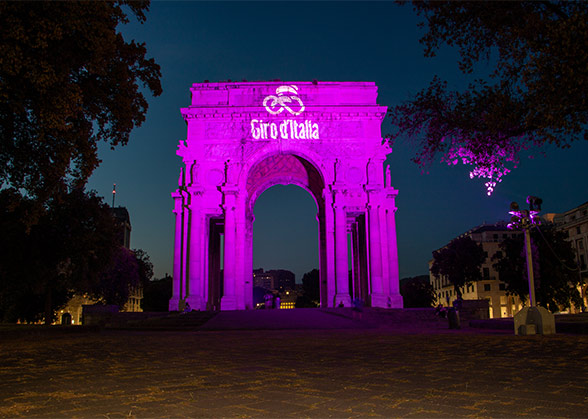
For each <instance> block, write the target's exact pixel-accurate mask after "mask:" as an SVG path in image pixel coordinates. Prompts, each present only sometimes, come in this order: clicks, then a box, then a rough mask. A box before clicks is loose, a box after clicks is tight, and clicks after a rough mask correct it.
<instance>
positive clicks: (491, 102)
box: [389, 1, 588, 194]
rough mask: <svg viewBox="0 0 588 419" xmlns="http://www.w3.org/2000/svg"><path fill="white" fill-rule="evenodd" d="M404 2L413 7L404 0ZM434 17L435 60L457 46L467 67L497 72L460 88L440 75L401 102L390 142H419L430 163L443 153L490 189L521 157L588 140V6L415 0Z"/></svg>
mask: <svg viewBox="0 0 588 419" xmlns="http://www.w3.org/2000/svg"><path fill="white" fill-rule="evenodd" d="M401 4H405V3H403V2H401ZM412 4H413V7H414V9H415V10H416V12H417V13H418V14H419V15H420V16H422V17H424V22H423V23H421V24H420V26H421V27H423V28H425V30H426V32H425V35H424V36H423V37H422V38H421V40H420V41H421V43H422V44H423V45H424V47H425V56H428V57H432V56H435V54H436V51H437V50H438V49H439V47H440V46H441V45H442V44H447V45H449V46H453V47H456V48H457V49H458V51H459V54H460V59H459V63H458V64H459V68H460V70H461V71H462V72H463V73H464V74H470V73H474V72H475V71H476V70H477V68H476V66H477V65H479V64H480V62H482V64H486V65H487V66H489V67H490V71H491V74H490V76H489V77H486V78H484V79H478V80H475V81H473V82H472V83H470V84H469V86H468V87H467V88H466V89H465V90H463V91H451V90H449V89H448V85H447V83H446V82H445V81H443V80H442V79H441V78H439V77H435V78H434V79H433V81H432V82H431V84H430V85H429V87H428V88H426V89H424V90H422V91H421V92H418V93H417V94H416V95H415V96H414V98H413V99H411V100H410V101H408V102H406V103H404V104H402V105H399V106H396V107H392V108H391V109H390V113H389V116H390V120H391V122H392V126H393V128H394V130H393V132H392V134H391V135H390V138H391V139H392V140H394V139H397V138H408V139H411V140H413V141H415V142H417V144H418V151H417V155H416V157H415V158H414V161H415V162H416V163H417V164H419V165H420V166H421V167H425V166H427V165H428V164H429V163H430V162H432V161H433V160H435V159H436V157H437V156H438V155H441V156H442V157H441V160H442V161H445V162H447V163H448V164H458V163H463V164H468V165H472V166H473V170H472V171H471V173H470V176H472V177H481V178H484V179H486V181H487V183H486V187H487V188H488V193H489V194H490V193H491V192H492V190H493V188H494V187H495V185H496V183H497V182H500V180H501V177H502V176H503V175H505V174H506V173H508V171H509V170H510V169H509V168H507V166H508V167H510V168H512V167H516V163H517V162H518V160H519V154H520V153H521V151H522V150H525V149H527V148H528V147H530V146H540V145H543V144H546V143H550V144H555V145H557V146H559V147H568V146H569V144H570V143H571V142H572V141H574V140H577V139H580V138H584V139H588V131H587V129H586V127H587V124H586V122H588V99H587V95H586V86H587V85H588V54H586V51H588V3H586V2H571V1H570V2H561V1H536V2H531V1H521V2H473V1H467V2H466V1H460V2H457V1H414V2H413V3H412Z"/></svg>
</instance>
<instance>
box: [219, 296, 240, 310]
mask: <svg viewBox="0 0 588 419" xmlns="http://www.w3.org/2000/svg"><path fill="white" fill-rule="evenodd" d="M220 309H221V311H227V310H237V298H236V297H235V296H234V295H228V296H227V295H225V296H223V297H222V298H221V304H220Z"/></svg>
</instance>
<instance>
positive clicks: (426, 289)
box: [400, 275, 436, 308]
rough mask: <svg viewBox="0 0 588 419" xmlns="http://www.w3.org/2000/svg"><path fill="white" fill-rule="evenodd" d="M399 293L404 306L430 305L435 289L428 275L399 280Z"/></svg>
mask: <svg viewBox="0 0 588 419" xmlns="http://www.w3.org/2000/svg"><path fill="white" fill-rule="evenodd" d="M400 294H401V295H402V298H403V300H404V307H405V308H415V307H431V306H433V303H434V302H435V299H436V296H435V289H434V288H433V286H432V285H431V282H430V281H429V276H428V275H421V276H415V277H412V278H403V279H402V280H400Z"/></svg>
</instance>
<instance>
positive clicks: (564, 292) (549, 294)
mask: <svg viewBox="0 0 588 419" xmlns="http://www.w3.org/2000/svg"><path fill="white" fill-rule="evenodd" d="M531 243H532V255H533V274H534V282H535V298H536V299H537V303H538V304H539V305H541V306H543V307H546V308H547V309H549V310H551V311H553V312H555V311H559V310H561V309H565V308H569V307H570V303H573V304H574V305H575V306H576V307H580V306H581V305H582V298H581V296H580V293H579V291H578V289H577V287H578V285H579V284H580V283H581V282H583V280H582V279H581V278H580V276H579V273H578V272H579V271H578V268H577V265H576V261H575V252H574V250H573V248H572V245H571V244H570V242H568V241H567V240H566V234H565V233H563V232H561V231H558V230H556V229H555V228H554V227H553V226H549V225H547V226H542V227H540V230H539V229H534V230H532V232H531ZM500 247H501V249H502V252H501V255H500V254H499V256H496V255H495V256H494V257H493V260H495V263H494V268H495V269H496V270H497V272H498V275H499V278H500V280H501V281H502V282H504V283H505V284H506V291H507V293H509V294H510V295H517V296H518V297H519V298H520V299H521V301H526V300H527V298H528V296H529V284H528V279H527V265H526V257H525V253H526V248H525V244H524V237H523V236H522V235H520V236H518V237H516V238H510V239H506V240H504V241H503V242H502V243H501V244H500Z"/></svg>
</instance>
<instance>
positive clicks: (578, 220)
mask: <svg viewBox="0 0 588 419" xmlns="http://www.w3.org/2000/svg"><path fill="white" fill-rule="evenodd" d="M546 218H547V220H549V221H552V222H553V223H554V224H555V227H556V228H557V229H558V230H561V231H563V232H565V233H566V234H567V236H568V240H569V241H570V243H571V245H572V247H573V248H574V251H575V252H576V263H577V266H578V275H580V276H581V277H582V278H584V282H586V278H588V251H587V250H588V249H587V247H588V202H585V203H583V204H582V205H580V206H578V207H576V208H572V209H571V210H569V211H566V212H564V213H562V214H547V217H546ZM579 291H580V292H581V295H582V299H583V300H584V307H587V306H588V297H587V295H586V294H587V285H586V283H585V284H584V285H583V286H582V287H581V288H580V289H579ZM581 310H582V309H581V307H573V309H572V311H573V312H579V311H581Z"/></svg>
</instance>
